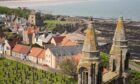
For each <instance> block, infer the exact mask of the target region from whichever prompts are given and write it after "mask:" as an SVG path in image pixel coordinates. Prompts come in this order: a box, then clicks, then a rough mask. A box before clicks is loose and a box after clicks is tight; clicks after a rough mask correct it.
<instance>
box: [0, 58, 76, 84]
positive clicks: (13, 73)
mask: <svg viewBox="0 0 140 84" xmlns="http://www.w3.org/2000/svg"><path fill="white" fill-rule="evenodd" d="M66 83H68V84H76V81H75V80H74V79H71V78H69V77H67V76H65V75H62V74H59V73H51V72H46V71H43V70H38V69H36V68H33V67H30V66H27V65H24V64H21V63H19V62H16V61H12V60H8V59H5V58H0V84H66Z"/></svg>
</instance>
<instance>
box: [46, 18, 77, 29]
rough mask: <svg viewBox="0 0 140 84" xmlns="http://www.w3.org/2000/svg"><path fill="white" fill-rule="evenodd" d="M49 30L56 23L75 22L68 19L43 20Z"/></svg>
mask: <svg viewBox="0 0 140 84" xmlns="http://www.w3.org/2000/svg"><path fill="white" fill-rule="evenodd" d="M44 23H45V24H46V26H47V27H48V29H49V30H53V29H54V28H55V27H56V25H57V24H61V25H65V24H74V23H75V22H70V21H58V20H46V21H45V22H44Z"/></svg>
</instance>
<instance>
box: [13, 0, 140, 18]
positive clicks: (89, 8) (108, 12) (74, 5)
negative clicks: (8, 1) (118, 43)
mask: <svg viewBox="0 0 140 84" xmlns="http://www.w3.org/2000/svg"><path fill="white" fill-rule="evenodd" d="M58 1H59V0H58ZM62 1H63V0H62ZM68 1H70V0H66V2H65V1H64V2H58V3H57V2H56V3H51V4H47V3H42V4H31V5H26V4H25V5H24V7H28V8H30V9H35V10H37V11H41V12H44V13H50V14H55V15H69V16H93V17H95V18H117V17H119V16H123V17H124V18H126V19H133V20H140V15H139V14H140V9H139V8H140V5H139V3H140V0H78V1H75V2H74V1H71V2H68ZM15 7H16V6H15Z"/></svg>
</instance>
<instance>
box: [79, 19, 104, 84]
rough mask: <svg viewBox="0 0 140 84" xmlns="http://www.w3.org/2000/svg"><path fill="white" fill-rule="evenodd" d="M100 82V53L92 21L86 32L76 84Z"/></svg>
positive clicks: (95, 83)
mask: <svg viewBox="0 0 140 84" xmlns="http://www.w3.org/2000/svg"><path fill="white" fill-rule="evenodd" d="M101 82H102V77H101V70H100V52H99V50H98V43H97V39H96V35H95V29H94V28H93V21H90V22H89V24H88V28H87V30H86V38H85V40H84V45H83V49H82V57H81V59H80V62H79V65H78V84H101Z"/></svg>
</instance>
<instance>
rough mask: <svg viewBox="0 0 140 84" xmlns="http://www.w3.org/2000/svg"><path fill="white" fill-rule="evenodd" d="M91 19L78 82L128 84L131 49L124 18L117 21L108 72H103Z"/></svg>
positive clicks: (88, 83) (80, 63) (86, 83)
mask: <svg viewBox="0 0 140 84" xmlns="http://www.w3.org/2000/svg"><path fill="white" fill-rule="evenodd" d="M93 26H94V25H93V21H92V20H91V21H90V22H89V24H88V28H87V30H86V38H85V41H84V45H83V49H82V57H81V59H80V62H79V64H78V69H77V70H78V84H128V78H129V73H128V71H129V66H128V65H129V63H128V61H129V57H130V54H129V49H128V41H127V40H126V37H125V28H124V23H123V18H122V17H120V18H119V19H118V21H117V27H116V30H115V34H114V37H113V42H112V43H113V44H112V47H111V50H110V54H109V68H108V72H107V73H105V74H103V73H102V67H101V60H102V59H101V58H100V51H99V48H98V43H97V38H96V34H95V29H94V27H93Z"/></svg>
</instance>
